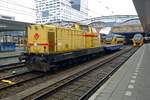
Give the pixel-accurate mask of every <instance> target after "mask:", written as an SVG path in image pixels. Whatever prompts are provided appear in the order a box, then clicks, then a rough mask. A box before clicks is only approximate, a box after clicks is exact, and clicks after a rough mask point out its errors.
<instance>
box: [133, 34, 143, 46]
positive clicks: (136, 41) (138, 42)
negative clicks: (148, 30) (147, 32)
mask: <svg viewBox="0 0 150 100" xmlns="http://www.w3.org/2000/svg"><path fill="white" fill-rule="evenodd" d="M132 42H133V46H134V47H135V46H142V45H143V44H144V38H143V35H142V34H135V35H134V36H133V39H132Z"/></svg>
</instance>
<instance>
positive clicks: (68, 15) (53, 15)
mask: <svg viewBox="0 0 150 100" xmlns="http://www.w3.org/2000/svg"><path fill="white" fill-rule="evenodd" d="M35 1H36V9H37V12H36V16H37V19H36V22H37V23H54V22H59V21H80V20H83V19H86V18H87V17H88V13H87V12H86V10H85V8H86V9H88V8H87V7H88V6H87V5H86V7H85V5H84V7H82V5H80V7H79V8H80V9H79V8H77V9H75V8H73V7H72V1H76V0H35ZM77 1H78V2H75V3H79V1H80V4H81V3H82V0H77ZM83 1H85V0H83ZM86 1H87V0H86ZM81 8H82V9H81ZM83 8H84V9H83Z"/></svg>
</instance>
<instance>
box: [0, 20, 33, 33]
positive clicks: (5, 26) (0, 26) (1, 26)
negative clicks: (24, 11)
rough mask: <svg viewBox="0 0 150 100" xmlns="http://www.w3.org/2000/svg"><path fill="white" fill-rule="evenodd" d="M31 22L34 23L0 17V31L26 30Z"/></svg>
mask: <svg viewBox="0 0 150 100" xmlns="http://www.w3.org/2000/svg"><path fill="white" fill-rule="evenodd" d="M31 24H32V23H25V22H19V21H12V20H4V19H0V31H25V30H26V27H27V26H28V25H31Z"/></svg>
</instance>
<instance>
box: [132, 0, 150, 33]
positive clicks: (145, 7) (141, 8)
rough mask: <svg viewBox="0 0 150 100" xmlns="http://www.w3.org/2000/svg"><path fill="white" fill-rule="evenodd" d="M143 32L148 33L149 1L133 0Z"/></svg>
mask: <svg viewBox="0 0 150 100" xmlns="http://www.w3.org/2000/svg"><path fill="white" fill-rule="evenodd" d="M133 3H134V5H135V8H136V11H137V13H138V16H139V18H140V21H141V23H142V26H143V29H144V31H145V32H147V33H149V32H150V12H149V9H150V0H133Z"/></svg>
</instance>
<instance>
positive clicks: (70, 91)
mask: <svg viewBox="0 0 150 100" xmlns="http://www.w3.org/2000/svg"><path fill="white" fill-rule="evenodd" d="M136 50H137V49H132V50H131V49H126V50H125V51H124V50H122V51H120V52H118V53H115V54H113V55H110V56H109V57H106V58H103V60H101V61H100V62H96V63H94V64H88V65H91V66H88V67H87V68H84V69H82V68H83V66H80V69H82V70H78V72H77V70H74V71H73V73H70V71H68V72H65V74H69V73H70V74H69V75H68V76H65V74H64V73H63V76H65V78H62V79H60V80H59V81H58V79H59V78H60V77H59V75H61V74H62V73H58V74H57V75H55V76H54V77H53V78H54V79H52V78H49V79H51V80H52V81H51V82H50V83H49V84H48V85H46V86H44V88H43V87H41V86H42V85H41V84H37V85H39V88H40V89H38V88H37V87H36V90H34V89H33V90H32V88H31V89H29V92H25V91H26V90H25V91H22V92H21V91H20V93H18V94H16V95H10V94H9V95H10V96H9V97H8V95H5V96H4V97H8V98H4V100H9V99H16V100H20V99H26V100H31V99H35V100H43V99H44V100H76V99H81V100H87V98H88V97H89V96H90V95H91V94H92V91H94V90H96V87H99V86H101V85H102V84H103V83H104V82H105V81H106V80H107V79H108V78H109V76H111V75H112V73H113V72H115V71H116V70H117V69H118V68H119V66H120V65H121V64H122V63H124V62H125V61H126V60H127V59H128V58H129V57H130V56H131V54H133V53H134V52H135V51H136ZM91 63H93V62H91ZM52 76H53V75H52ZM46 77H47V76H46ZM46 77H44V78H45V80H48V78H46ZM57 78H58V79H57ZM40 79H41V78H40ZM56 80H57V81H56ZM41 81H43V79H41ZM55 81H56V82H55ZM35 82H36V83H38V81H35V80H34V83H35ZM31 84H32V85H33V83H31V82H30V85H31ZM26 85H27V84H26ZM32 85H31V86H32ZM27 86H28V85H27ZM12 89H13V90H14V91H15V92H16V91H17V90H16V89H14V88H12ZM27 91H28V90H27ZM18 92H19V91H18ZM1 93H2V92H1ZM0 96H2V95H1V94H0ZM85 98H86V99H85Z"/></svg>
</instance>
